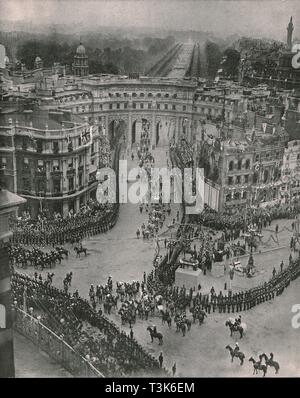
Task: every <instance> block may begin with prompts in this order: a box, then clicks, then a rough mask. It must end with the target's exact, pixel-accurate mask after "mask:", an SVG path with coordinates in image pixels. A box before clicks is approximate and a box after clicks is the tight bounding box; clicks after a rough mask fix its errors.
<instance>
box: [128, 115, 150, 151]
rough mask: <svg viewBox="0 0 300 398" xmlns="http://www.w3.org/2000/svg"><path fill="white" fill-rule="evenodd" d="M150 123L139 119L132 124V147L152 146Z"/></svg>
mask: <svg viewBox="0 0 300 398" xmlns="http://www.w3.org/2000/svg"><path fill="white" fill-rule="evenodd" d="M150 134H151V133H150V122H149V120H148V119H144V118H142V119H137V120H135V121H134V122H133V123H132V128H131V145H134V144H137V145H138V144H140V145H142V146H148V147H149V146H150V142H151V137H150Z"/></svg>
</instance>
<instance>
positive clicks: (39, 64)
mask: <svg viewBox="0 0 300 398" xmlns="http://www.w3.org/2000/svg"><path fill="white" fill-rule="evenodd" d="M42 67H43V61H42V59H41V58H40V57H36V58H35V60H34V69H41V68H42Z"/></svg>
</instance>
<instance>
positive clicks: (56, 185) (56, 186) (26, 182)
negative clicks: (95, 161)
mask: <svg viewBox="0 0 300 398" xmlns="http://www.w3.org/2000/svg"><path fill="white" fill-rule="evenodd" d="M82 181H83V178H82V173H80V174H79V175H78V186H79V187H82ZM74 182H75V181H74V177H69V178H68V191H69V192H70V191H73V190H74V189H75V183H74ZM22 185H23V189H24V190H26V191H31V189H32V184H31V180H30V178H28V177H23V178H22ZM52 186H53V192H54V193H58V192H61V180H60V179H53V180H52ZM36 191H37V194H39V192H41V191H42V192H44V191H46V183H45V181H38V182H37V189H36Z"/></svg>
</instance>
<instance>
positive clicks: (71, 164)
mask: <svg viewBox="0 0 300 398" xmlns="http://www.w3.org/2000/svg"><path fill="white" fill-rule="evenodd" d="M3 159H5V158H2V162H3ZM78 160H79V166H82V165H83V156H82V155H80V156H79V158H78ZM23 162H24V168H25V169H26V167H27V168H29V159H28V158H23ZM5 164H6V159H5ZM37 168H38V170H39V171H44V170H45V161H44V160H41V159H39V160H38V161H37ZM73 168H74V160H73V158H70V159H68V169H69V170H70V169H73ZM52 171H60V162H59V160H57V159H54V160H52Z"/></svg>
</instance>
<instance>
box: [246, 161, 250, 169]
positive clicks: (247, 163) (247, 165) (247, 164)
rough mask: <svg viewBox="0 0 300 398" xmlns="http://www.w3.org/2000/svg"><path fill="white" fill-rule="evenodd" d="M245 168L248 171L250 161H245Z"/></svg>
mask: <svg viewBox="0 0 300 398" xmlns="http://www.w3.org/2000/svg"><path fill="white" fill-rule="evenodd" d="M245 168H246V169H247V170H248V169H249V168H250V159H247V160H246V163H245Z"/></svg>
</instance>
